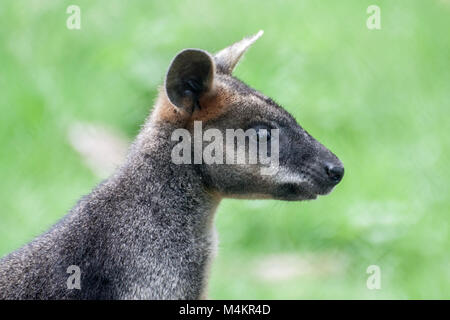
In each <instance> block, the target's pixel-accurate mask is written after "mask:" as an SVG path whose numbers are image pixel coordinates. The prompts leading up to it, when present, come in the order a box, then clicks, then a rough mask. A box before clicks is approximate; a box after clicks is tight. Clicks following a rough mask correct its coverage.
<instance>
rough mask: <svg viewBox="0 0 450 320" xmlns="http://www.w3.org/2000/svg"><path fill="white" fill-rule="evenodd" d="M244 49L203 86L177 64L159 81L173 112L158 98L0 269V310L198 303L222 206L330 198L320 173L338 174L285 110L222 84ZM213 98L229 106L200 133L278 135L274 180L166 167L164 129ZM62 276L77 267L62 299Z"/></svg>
mask: <svg viewBox="0 0 450 320" xmlns="http://www.w3.org/2000/svg"><path fill="white" fill-rule="evenodd" d="M255 40H256V39H255ZM243 41H247V42H248V41H249V40H248V38H247V39H244V40H243ZM253 41H254V40H253ZM248 46H249V45H241V46H240V45H236V44H234V45H233V46H230V47H229V48H230V56H229V57H228V58H227V49H224V50H222V51H221V52H220V59H217V56H216V57H214V60H215V63H217V66H213V69H212V70H216V71H214V72H215V74H214V79H213V80H211V79H209V78H208V79H205V78H204V77H207V76H208V77H209V76H210V75H209V74H207V72H206V73H205V72H200V73H198V72H196V68H192V65H191V66H189V63H190V60H189V59H185V58H186V56H184V58H183V59H185V60H186V61H183V65H184V64H187V66H186V68H185V69H183V70H188V73H189V74H187V75H185V74H182V73H180V71H179V70H178V69H171V70H169V73H170V74H171V77H172V78H171V79H175V80H176V81H178V80H180V81H181V83H182V84H181V86H180V85H177V86H175V87H174V89H173V90H175V91H173V90H172V89H170V90H168V91H167V94H169V95H171V94H175V95H174V96H175V97H176V103H175V104H171V103H170V102H169V100H168V99H167V96H166V92H165V90H163V91H161V93H160V97H159V99H158V102H157V104H156V106H155V110H154V111H153V112H152V114H151V116H150V117H149V118H148V119H147V121H146V124H145V126H144V127H143V129H142V130H141V132H140V133H139V135H138V137H137V138H136V140H135V142H134V143H133V145H132V147H131V148H130V151H129V154H128V157H127V160H126V162H125V164H124V165H123V166H122V167H121V168H120V169H119V170H118V171H117V172H116V173H115V174H114V175H113V176H112V177H110V178H109V179H108V180H106V181H105V182H103V183H101V184H100V185H99V186H97V187H96V188H95V189H94V190H93V191H92V192H91V193H90V194H89V195H87V196H85V197H83V198H82V199H81V200H80V201H79V202H78V203H77V205H76V206H75V207H74V208H73V209H72V210H71V211H70V212H69V213H68V214H67V215H66V216H65V217H64V218H63V219H61V221H59V222H58V223H57V224H55V225H54V226H53V227H52V228H51V229H50V230H49V231H48V232H46V233H45V234H43V235H41V236H39V237H37V238H36V239H34V240H33V241H31V242H30V243H28V244H27V245H25V246H24V247H22V248H21V249H19V250H17V251H15V252H13V253H11V254H9V255H7V256H5V257H4V258H2V259H1V260H0V298H1V299H199V298H205V296H206V291H205V288H206V278H207V274H208V268H209V263H210V261H211V259H212V256H213V254H214V250H215V231H214V227H213V219H214V212H215V210H216V208H217V206H218V204H219V202H220V200H221V199H222V198H226V197H243V198H277V199H284V200H305V199H311V198H314V197H315V196H316V195H317V194H326V193H328V192H330V191H331V189H332V188H333V187H334V185H335V184H336V183H337V182H330V181H328V180H327V177H326V174H325V173H324V172H323V170H322V169H323V168H322V166H323V163H324V161H325V162H327V163H329V162H332V163H334V165H336V166H342V164H341V163H340V162H339V160H338V159H337V158H336V157H335V156H334V155H333V154H332V153H331V152H330V151H328V150H327V149H326V148H325V147H323V146H322V145H321V144H320V143H318V142H317V141H316V140H314V139H313V138H312V137H311V136H310V135H308V134H307V133H306V131H304V130H303V129H302V128H301V127H300V126H299V125H298V124H297V123H296V122H295V120H294V119H293V118H292V116H290V115H289V114H288V113H287V112H286V111H285V110H284V109H282V108H281V107H280V106H278V105H277V104H276V103H275V102H273V101H272V100H270V99H269V98H267V97H265V96H264V95H262V94H261V93H259V92H257V91H255V90H253V89H251V88H249V87H248V86H246V85H245V84H244V83H242V82H240V81H239V80H237V79H235V78H233V77H232V76H231V70H232V68H234V66H235V65H236V63H237V60H238V59H239V58H240V57H241V56H242V54H243V52H244V51H245V50H247V48H248ZM236 48H241V49H240V50H243V51H242V52H238V53H236V52H235V50H236ZM199 52H201V51H200V50H199ZM205 54H207V53H205ZM207 55H208V54H207ZM194 56H196V57H197V58H198V54H194ZM232 57H235V58H234V59H235V60H233V58H232ZM197 58H196V61H197V62H198V61H206V63H211V62H212V61H211V59H203V60H202V59H200V60H198V59H197ZM221 61H222V62H221ZM223 61H228V62H227V64H226V65H224V64H223V63H224V62H223ZM212 63H214V62H212ZM208 70H209V69H208ZM169 73H168V74H169ZM192 76H193V77H194V78H195V77H197V79H196V80H198V83H206V84H207V85H206V86H200V87H198V86H197V85H194V87H195V88H194V87H190V85H191V82H189V81H187V80H186V79H187V78H186V79H185V77H188V78H189V77H191V78H192ZM177 77H179V78H177ZM189 79H190V78H189ZM185 80H186V81H187V82H183V81H185ZM210 80H211V81H213V83H212V82H210ZM166 82H167V81H166ZM184 83H187V86H188V87H187V89H188V90H184V89H186V88H185V87H183V86H184ZM198 83H197V84H198ZM180 88H181V89H180ZM196 88H197V89H198V88H200V89H199V90H197V89H196ZM166 89H167V83H166ZM177 90H178V91H177ZM180 90H181V91H180ZM213 94H220V95H221V97H222V101H225V102H226V104H227V106H226V108H224V109H223V110H220V112H219V111H218V112H217V116H215V117H212V118H208V119H207V120H205V122H204V123H205V125H204V129H207V128H209V127H214V128H219V129H220V130H222V131H224V130H225V129H226V128H245V127H247V126H249V125H250V124H251V123H254V122H255V121H256V122H262V121H264V122H266V123H270V124H271V125H273V126H277V127H279V128H281V129H282V132H283V136H282V138H281V141H280V144H281V145H280V150H285V151H284V152H283V153H282V154H280V166H281V167H282V169H283V170H280V173H279V174H277V175H275V176H272V177H262V176H261V175H260V174H258V172H259V170H258V165H253V166H237V165H222V166H219V165H175V164H173V163H172V161H171V150H172V148H173V146H174V144H175V142H173V141H171V139H170V137H171V134H172V132H173V130H175V129H176V128H180V127H185V128H190V125H189V123H190V121H191V120H192V118H191V117H193V116H195V115H196V114H197V113H198V112H205V111H204V108H205V106H204V105H202V103H203V102H201V101H203V100H201V99H202V98H203V97H204V96H205V95H213ZM186 95H187V96H186ZM184 98H186V99H187V100H183V99H184ZM170 101H172V99H171V100H170ZM179 101H184V102H185V101H188V102H192V103H188V104H187V105H185V104H182V103H181V102H179ZM194 102H195V103H194ZM178 103H179V104H182V105H181V106H180V105H177V104H178ZM195 107H198V108H203V109H202V111H196V110H195ZM185 108H191V110H189V112H186V110H184V109H185ZM196 112H197V113H196ZM171 114H173V120H170V119H169V120H168V119H167V117H170V115H171ZM282 148H283V149H282ZM70 265H77V266H78V267H80V270H81V289H80V290H78V289H68V288H67V284H66V282H67V278H68V277H69V274H67V273H66V270H67V268H68V267H69V266H70Z"/></svg>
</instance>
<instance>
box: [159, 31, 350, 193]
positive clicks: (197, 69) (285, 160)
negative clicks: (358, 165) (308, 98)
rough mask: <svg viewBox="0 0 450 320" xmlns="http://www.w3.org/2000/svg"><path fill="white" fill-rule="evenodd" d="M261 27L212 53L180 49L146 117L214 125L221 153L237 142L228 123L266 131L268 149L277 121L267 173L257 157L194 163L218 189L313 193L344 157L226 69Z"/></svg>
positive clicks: (326, 187)
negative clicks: (274, 151) (248, 160)
mask: <svg viewBox="0 0 450 320" xmlns="http://www.w3.org/2000/svg"><path fill="white" fill-rule="evenodd" d="M261 35H262V31H260V32H259V33H257V34H256V35H253V36H250V37H247V38H244V39H243V40H241V41H239V42H237V43H235V44H233V45H231V46H229V47H227V48H225V49H223V50H221V51H220V52H218V53H216V54H214V55H212V54H210V53H208V52H206V51H204V50H200V49H186V50H183V51H181V52H180V53H178V55H177V56H176V57H175V58H174V59H173V61H172V63H171V65H170V67H169V70H168V72H167V76H166V79H165V85H164V88H163V90H161V94H160V97H159V101H160V103H158V104H157V107H156V110H155V112H154V116H153V117H152V120H153V121H156V122H160V123H164V122H166V123H171V124H175V127H184V128H186V129H187V130H189V131H190V132H191V133H193V131H194V127H195V125H194V124H195V123H197V124H198V123H201V128H202V130H203V132H206V131H207V130H208V129H214V130H215V131H213V133H214V132H216V133H217V134H219V135H220V136H222V137H224V140H226V141H225V142H224V144H223V146H219V147H220V149H221V150H218V149H217V150H216V152H218V151H220V152H223V157H224V159H227V157H229V154H227V153H228V152H229V150H230V149H227V146H228V147H229V146H230V144H231V145H232V148H233V149H234V148H235V147H236V148H238V146H237V144H239V141H238V139H232V140H231V141H229V139H225V137H227V130H230V129H234V130H238V129H242V130H243V131H245V132H247V130H248V129H254V132H256V138H257V139H260V138H262V137H261V136H264V138H266V139H267V138H269V140H270V141H268V143H267V148H268V149H269V150H268V154H269V155H270V151H271V150H272V149H271V146H270V144H271V143H274V141H273V139H272V138H273V137H271V133H272V132H274V130H273V129H278V130H277V132H276V133H277V137H276V138H277V141H276V143H278V150H277V151H278V154H277V157H278V158H277V161H276V166H277V168H276V169H275V170H273V171H272V173H271V174H262V171H261V170H260V169H261V168H262V167H264V166H265V167H268V166H269V167H270V166H271V165H273V163H271V164H269V165H267V164H261V163H260V162H257V163H256V164H255V163H253V164H250V163H240V164H238V163H236V164H229V163H224V164H222V163H209V164H206V163H200V164H199V163H197V164H196V168H197V170H198V172H199V173H200V174H201V175H202V176H203V177H204V181H206V183H207V185H208V187H209V188H210V189H212V190H213V191H215V192H217V193H218V194H220V195H221V196H222V197H239V198H275V199H282V200H306V199H314V198H316V196H317V195H323V194H327V193H329V192H330V191H331V190H332V189H333V187H334V186H335V185H336V184H337V183H339V181H340V180H341V179H342V177H343V174H344V167H343V165H342V163H341V162H340V161H339V159H338V158H337V157H336V156H335V155H334V154H333V153H332V152H330V151H329V150H328V149H327V148H325V147H324V146H323V145H322V144H321V143H320V142H318V141H317V140H315V139H314V138H313V137H312V136H311V135H309V134H308V133H307V132H306V131H305V130H304V129H303V128H302V127H301V126H300V125H299V124H298V123H297V122H296V121H295V119H294V118H293V117H292V116H291V115H290V114H289V113H288V112H287V111H286V110H284V109H283V108H282V107H280V106H279V105H278V104H277V103H275V102H274V101H273V100H272V99H270V98H268V97H266V96H265V95H263V94H262V93H260V92H258V91H256V90H254V89H252V88H250V87H249V86H247V85H246V84H244V83H243V82H241V81H240V80H238V79H236V78H235V77H233V76H232V71H233V69H234V68H235V66H236V64H237V63H238V61H239V59H240V58H241V57H242V55H243V54H244V52H245V51H246V50H247V49H248V48H249V47H250V46H251V45H252V44H253V43H254V42H255V41H256V40H257V39H258V38H259V37H260V36H261ZM213 135H214V138H212V137H211V134H210V135H209V137H208V138H205V137H203V140H205V141H201V142H200V143H202V144H203V148H208V145H210V144H211V142H214V140H216V139H218V137H217V136H216V134H213ZM247 138H249V139H252V136H251V135H249V136H248V137H247ZM241 143H242V141H241ZM202 150H204V149H202ZM195 152H197V153H198V152H199V151H198V150H197V151H195V150H194V151H193V153H195ZM200 152H201V151H200ZM248 152H249V148H248V147H245V153H246V156H248ZM194 156H195V155H193V157H194ZM234 156H235V155H232V156H231V157H234ZM200 157H202V155H200Z"/></svg>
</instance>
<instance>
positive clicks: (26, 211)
mask: <svg viewBox="0 0 450 320" xmlns="http://www.w3.org/2000/svg"><path fill="white" fill-rule="evenodd" d="M70 4H76V5H78V6H80V8H81V29H80V30H69V29H67V27H66V20H67V18H68V17H69V15H68V14H67V13H66V8H67V7H68V6H69V5H70ZM372 4H377V5H378V6H379V7H380V8H381V27H382V28H381V30H368V28H367V27H366V20H367V18H368V17H369V14H367V13H366V9H367V7H368V6H369V5H372ZM0 21H1V24H0V88H1V91H0V92H1V97H0V108H1V109H0V110H1V115H0V145H1V151H0V154H1V156H0V255H4V254H6V253H8V252H10V251H12V250H14V249H16V248H18V247H20V246H22V245H23V244H24V243H26V242H27V241H29V240H30V239H32V238H33V237H34V236H36V235H38V234H40V233H41V232H43V231H45V230H46V229H47V228H49V226H51V225H52V224H53V223H54V222H55V221H56V220H57V219H59V218H60V217H62V216H63V215H64V214H65V212H67V211H68V210H69V209H70V208H71V207H72V206H73V205H74V204H75V202H76V201H77V199H78V198H79V197H80V196H81V195H83V194H86V193H89V191H90V190H91V188H93V187H94V186H95V185H96V184H97V183H98V182H99V181H100V178H99V176H98V175H96V174H95V172H94V171H92V170H91V169H90V168H89V166H87V165H86V161H85V160H83V155H82V154H80V153H79V152H78V151H77V150H76V148H74V147H73V143H71V142H70V139H69V138H68V130H69V128H71V127H72V126H73V125H74V124H76V123H89V124H92V125H95V126H104V127H108V128H110V129H111V130H114V131H115V132H118V133H119V134H121V135H123V136H124V137H126V139H127V140H128V141H131V140H132V138H133V137H134V136H135V135H136V134H137V132H138V131H139V128H140V125H141V124H142V123H143V121H144V119H145V117H146V115H147V114H148V113H149V111H150V109H151V106H152V103H153V101H154V99H155V97H156V92H157V91H156V90H157V87H158V86H159V85H160V84H162V81H163V77H164V74H165V72H166V68H167V67H168V64H169V62H170V61H171V59H172V58H173V57H174V55H175V54H176V53H177V52H178V51H179V50H181V49H183V48H187V47H198V48H203V49H205V50H208V51H210V52H215V51H217V50H219V49H222V48H223V47H225V46H227V45H229V44H231V43H232V42H234V41H237V40H240V39H241V38H242V37H243V36H245V35H249V34H253V33H255V32H257V31H258V30H259V29H263V30H265V34H264V36H263V37H262V38H261V39H260V40H258V41H257V42H256V44H255V45H254V46H253V47H252V48H251V49H250V51H249V52H248V53H247V54H246V56H245V58H244V59H243V61H241V63H240V65H239V66H238V67H237V69H236V71H235V75H236V76H237V77H239V78H240V79H242V80H244V81H245V82H247V83H248V84H249V85H251V86H253V87H254V88H256V89H258V90H260V91H262V92H263V93H265V94H266V95H268V96H271V97H273V98H274V99H275V100H276V101H278V102H279V103H280V104H281V105H283V106H284V107H285V108H286V109H287V110H289V111H290V112H291V113H292V114H294V115H295V117H296V118H297V120H298V121H299V123H300V124H301V125H302V126H303V127H304V128H306V129H307V130H308V131H309V132H310V133H311V134H312V135H313V136H314V137H316V138H317V139H318V140H319V141H321V142H322V143H323V144H325V145H326V146H327V147H329V148H330V149H331V150H332V151H334V152H335V153H336V154H337V155H338V156H339V157H340V159H341V160H342V161H343V163H344V164H345V169H346V175H345V177H344V179H343V181H342V183H341V184H340V185H339V186H338V187H337V188H336V190H335V191H334V192H333V193H332V194H331V195H329V196H327V197H323V198H320V199H319V200H317V201H311V202H301V203H298V202H297V203H285V202H278V201H241V200H239V201H238V200H226V201H223V202H222V204H221V205H220V208H219V212H218V215H217V218H216V224H217V227H218V231H219V235H220V246H219V255H218V258H217V259H216V260H215V261H214V264H213V269H212V279H211V281H210V290H209V297H210V298H212V299H232V298H236V299H244V298H248V299H260V298H264V299H278V298H284V299H303V298H312V299H318V298H331V299H338V298H342V299H351V298H362V299H366V298H367V299H380V298H395V299H409V298H447V299H448V298H450V255H449V248H450V237H449V232H448V231H449V230H448V228H449V222H450V216H449V211H450V210H449V209H450V201H449V181H450V169H449V156H450V144H449V142H450V139H449V133H450V125H449V108H450V90H449V89H450V37H449V31H450V1H448V0H445V1H444V0H430V1H423V0H415V1H374V0H368V1H366V0H354V1H313V0H309V1H299V0H296V1H271V2H262V1H256V0H253V1H245V2H236V1H133V2H125V1H118V0H101V1H95V2H94V1H89V0H84V1H78V0H76V1H50V0H47V1H37V0H36V1H14V0H7V1H5V0H4V1H2V3H1V5H0ZM370 265H377V266H379V267H380V270H381V289H380V290H369V289H368V288H367V287H366V280H367V278H368V276H369V275H368V274H367V273H366V269H367V267H368V266H370Z"/></svg>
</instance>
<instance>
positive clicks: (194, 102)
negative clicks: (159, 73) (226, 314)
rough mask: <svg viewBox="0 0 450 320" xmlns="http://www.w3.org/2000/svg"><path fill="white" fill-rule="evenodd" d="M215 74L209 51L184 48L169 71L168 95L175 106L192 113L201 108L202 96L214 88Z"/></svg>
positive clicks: (167, 76) (167, 78) (167, 77)
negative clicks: (200, 100)
mask: <svg viewBox="0 0 450 320" xmlns="http://www.w3.org/2000/svg"><path fill="white" fill-rule="evenodd" d="M214 74H215V64H214V60H213V58H212V56H211V55H210V54H209V53H208V52H206V51H203V50H200V49H186V50H183V51H181V52H180V53H179V54H177V56H176V57H175V58H174V59H173V61H172V63H171V64H170V67H169V71H167V75H166V81H165V88H166V93H167V97H168V98H169V100H170V102H171V103H172V104H173V105H174V106H175V107H177V108H181V109H184V110H185V111H187V112H189V113H192V112H194V110H195V109H196V108H201V106H200V104H199V99H200V97H201V96H202V95H203V94H205V93H207V92H209V91H210V90H212V88H213V83H214Z"/></svg>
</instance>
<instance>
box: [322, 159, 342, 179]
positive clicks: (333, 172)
mask: <svg viewBox="0 0 450 320" xmlns="http://www.w3.org/2000/svg"><path fill="white" fill-rule="evenodd" d="M325 171H326V172H327V175H328V178H329V179H330V180H331V181H333V182H334V183H336V184H337V183H339V181H341V180H342V177H343V176H344V167H343V166H342V165H335V164H333V163H329V162H328V163H326V164H325Z"/></svg>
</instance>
